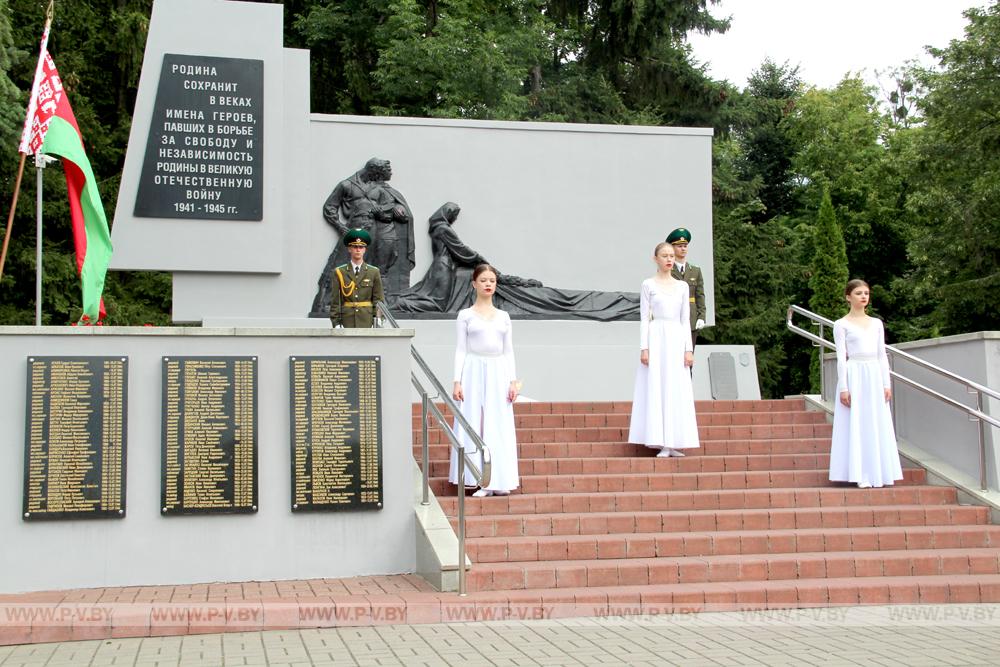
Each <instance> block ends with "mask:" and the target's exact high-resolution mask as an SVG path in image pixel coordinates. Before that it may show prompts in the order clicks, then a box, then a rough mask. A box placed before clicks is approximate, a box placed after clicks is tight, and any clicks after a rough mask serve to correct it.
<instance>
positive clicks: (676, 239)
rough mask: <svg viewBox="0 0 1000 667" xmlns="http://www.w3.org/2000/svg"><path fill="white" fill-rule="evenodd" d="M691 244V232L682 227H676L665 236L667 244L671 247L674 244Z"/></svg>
mask: <svg viewBox="0 0 1000 667" xmlns="http://www.w3.org/2000/svg"><path fill="white" fill-rule="evenodd" d="M690 242H691V232H689V231H688V230H686V229H684V228H683V227H678V228H677V229H675V230H674V231H672V232H670V234H669V235H668V236H667V243H669V244H671V245H673V244H674V243H690Z"/></svg>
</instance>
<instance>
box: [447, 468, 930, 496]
mask: <svg viewBox="0 0 1000 667" xmlns="http://www.w3.org/2000/svg"><path fill="white" fill-rule="evenodd" d="M828 477H829V472H828V471H826V470H754V471H746V472H708V473H705V472H699V473H654V474H648V473H647V474H628V475H614V474H603V475H558V474H557V475H521V486H520V488H519V489H517V490H515V491H514V492H513V493H515V494H532V493H535V494H544V493H616V492H623V491H643V492H657V493H659V492H663V491H680V490H685V491H705V490H710V489H773V488H782V489H788V488H813V487H817V486H823V485H828V484H829V483H830V482H829V480H828ZM926 479H927V474H926V472H925V471H924V470H922V469H919V468H905V469H904V470H903V479H902V480H900V481H897V482H896V485H897V486H904V485H912V484H923V483H924V482H925V481H926ZM430 483H431V489H432V490H433V491H434V494H435V495H437V496H444V495H447V494H452V493H455V486H454V485H453V484H450V483H449V482H448V480H447V479H446V478H434V479H432V480H430Z"/></svg>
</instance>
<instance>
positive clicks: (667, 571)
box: [467, 548, 1000, 591]
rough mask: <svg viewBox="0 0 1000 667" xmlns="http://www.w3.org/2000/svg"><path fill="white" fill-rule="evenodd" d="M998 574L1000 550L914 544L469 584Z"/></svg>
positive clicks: (509, 574)
mask: <svg viewBox="0 0 1000 667" xmlns="http://www.w3.org/2000/svg"><path fill="white" fill-rule="evenodd" d="M998 572H1000V549H995V548H986V549H967V548H959V549H909V550H887V551H879V552H852V551H843V552H830V551H828V552H798V553H781V554H759V555H728V556H699V557H683V556H681V557H661V558H654V557H650V558H631V559H630V558H609V559H603V560H597V559H584V560H562V561H531V562H523V563H514V562H511V563H482V564H476V565H475V566H474V567H473V568H472V570H471V571H470V572H469V574H468V578H467V584H468V586H469V590H476V591H489V590H523V589H532V588H577V587H584V586H587V587H590V586H647V585H655V584H677V583H688V584H690V583H716V582H739V581H742V582H747V581H753V582H761V581H775V580H785V581H794V580H797V579H822V578H824V577H831V578H844V577H856V578H861V579H863V578H867V577H886V576H892V577H912V576H936V575H948V576H952V575H954V576H961V575H976V574H986V575H995V574H997V573H998Z"/></svg>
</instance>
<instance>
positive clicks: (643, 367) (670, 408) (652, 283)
mask: <svg viewBox="0 0 1000 667" xmlns="http://www.w3.org/2000/svg"><path fill="white" fill-rule="evenodd" d="M653 258H654V260H655V262H656V275H655V276H653V277H652V278H647V279H646V280H644V281H642V289H641V291H640V293H639V348H640V351H639V362H640V363H639V370H638V371H637V372H636V375H635V393H634V395H633V399H632V421H631V424H630V425H629V432H628V441H629V442H632V443H636V444H639V445H646V446H647V447H652V448H654V449H659V450H660V451H659V453H658V454H657V456H660V457H663V456H684V454H683V453H682V452H681V451H680V450H682V449H690V448H693V447H697V446H698V423H697V421H696V420H695V415H694V392H693V390H692V388H691V371H690V368H691V366H692V365H693V364H694V352H693V351H692V349H693V348H692V345H691V308H690V306H689V303H688V299H689V288H688V285H687V283H686V282H684V281H682V280H675V279H674V278H673V276H671V275H670V270H671V269H672V268H673V266H674V247H673V246H672V245H670V244H669V243H660V244H659V245H657V246H656V249H655V250H654V251H653Z"/></svg>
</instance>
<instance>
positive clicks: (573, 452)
mask: <svg viewBox="0 0 1000 667" xmlns="http://www.w3.org/2000/svg"><path fill="white" fill-rule="evenodd" d="M428 439H430V438H428ZM450 447H451V446H450V445H449V444H446V443H445V444H431V445H429V447H428V456H429V458H430V460H431V461H447V460H448V458H449V457H450V456H451V448H450ZM517 451H518V455H519V456H520V458H522V459H535V458H626V457H631V458H640V459H642V458H655V457H656V453H657V450H655V449H651V448H649V447H644V446H642V445H633V444H630V443H626V442H583V441H581V442H561V443H530V442H519V443H517ZM421 452H422V446H421V445H420V443H417V444H416V445H415V446H414V447H413V456H414V458H415V459H416V460H417V461H420V460H421V458H422V456H423V454H422V453H421ZM829 453H830V438H829V437H826V438H768V439H764V440H745V439H734V440H707V441H704V442H702V443H701V447H698V448H696V449H690V450H688V451H687V452H686V455H685V457H684V458H692V457H698V456H750V455H763V456H767V455H787V454H827V455H828V454H829Z"/></svg>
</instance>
